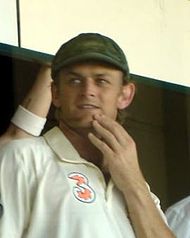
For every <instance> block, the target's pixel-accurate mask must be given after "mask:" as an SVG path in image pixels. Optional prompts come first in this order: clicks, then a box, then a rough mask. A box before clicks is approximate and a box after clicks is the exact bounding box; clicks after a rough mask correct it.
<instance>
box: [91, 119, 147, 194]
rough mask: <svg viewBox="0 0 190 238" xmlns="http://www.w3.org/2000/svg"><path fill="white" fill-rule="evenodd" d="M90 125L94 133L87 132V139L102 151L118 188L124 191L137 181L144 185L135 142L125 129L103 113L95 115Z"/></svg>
mask: <svg viewBox="0 0 190 238" xmlns="http://www.w3.org/2000/svg"><path fill="white" fill-rule="evenodd" d="M92 126H93V128H94V130H95V133H96V135H95V134H93V133H89V140H90V141H91V143H92V144H94V145H95V146H96V147H97V148H98V149H99V150H100V151H101V152H102V154H103V160H104V161H103V163H104V166H106V168H107V169H108V170H109V173H110V175H111V177H112V179H113V181H114V183H115V184H116V186H117V187H118V189H120V190H121V191H122V192H123V193H125V192H126V190H127V189H130V188H131V186H133V187H134V186H135V184H136V183H137V182H138V183H139V182H140V183H142V182H143V186H144V184H145V181H144V178H143V176H142V173H141V170H140V168H139V164H138V157H137V150H136V144H135V142H134V140H133V139H132V137H131V136H130V135H129V134H128V133H127V132H126V130H125V129H124V128H123V127H122V126H121V125H120V124H118V123H117V122H116V121H114V120H112V119H110V118H108V117H106V116H104V115H95V116H94V120H93V122H92Z"/></svg>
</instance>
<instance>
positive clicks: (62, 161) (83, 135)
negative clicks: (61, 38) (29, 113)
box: [0, 33, 174, 238]
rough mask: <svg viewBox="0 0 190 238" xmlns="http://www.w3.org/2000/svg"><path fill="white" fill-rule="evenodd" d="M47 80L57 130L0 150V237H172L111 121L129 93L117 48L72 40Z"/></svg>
mask: <svg viewBox="0 0 190 238" xmlns="http://www.w3.org/2000/svg"><path fill="white" fill-rule="evenodd" d="M52 78H53V81H54V82H53V84H52V100H53V104H54V105H55V106H56V108H57V114H56V116H57V118H58V122H59V127H54V128H53V129H51V130H50V131H48V132H47V133H46V134H45V135H44V136H43V137H39V138H35V139H23V140H18V141H14V142H12V143H9V144H8V145H7V146H6V147H3V148H2V149H1V151H0V158H1V167H0V173H1V181H0V183H1V184H0V189H1V190H0V192H1V204H2V209H1V210H2V212H1V214H2V215H1V219H0V237H3V238H12V237H14V238H17V237H27V238H31V237H32V238H41V237H46V238H50V237H56V238H61V237H66V238H76V237H80V238H89V237H96V238H102V237H109V238H116V237H117V238H124V237H131V238H132V237H137V238H145V237H146V238H147V237H151V238H153V237H154V238H157V237H160V238H163V237H165V238H171V237H174V235H173V234H172V232H171V231H170V229H169V228H168V226H167V224H166V221H165V219H164V215H163V213H162V211H161V209H160V205H159V200H158V198H157V197H156V196H155V195H153V194H152V193H150V191H149V187H148V185H147V184H146V181H145V180H144V177H143V175H142V173H141V170H140V168H139V164H138V156H137V151H136V146H135V142H134V141H133V139H132V138H131V137H130V135H129V134H128V133H127V132H126V131H125V130H124V128H123V127H122V126H121V125H120V124H118V122H116V119H117V116H118V111H121V110H124V109H125V108H127V107H128V106H129V105H130V103H131V102H132V100H133V97H134V94H135V85H134V84H133V83H132V82H130V80H129V69H128V64H127V60H126V58H125V55H124V53H123V51H122V50H121V48H120V47H119V46H118V45H117V44H116V42H114V41H113V40H112V39H110V38H108V37H106V36H103V35H100V34H96V33H84V34H80V35H78V36H76V37H75V38H73V39H71V40H70V41H68V42H66V43H65V44H63V45H62V46H61V47H60V49H59V50H58V52H57V53H56V55H55V58H54V60H53V63H52Z"/></svg>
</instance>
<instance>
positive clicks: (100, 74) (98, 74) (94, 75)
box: [66, 71, 110, 78]
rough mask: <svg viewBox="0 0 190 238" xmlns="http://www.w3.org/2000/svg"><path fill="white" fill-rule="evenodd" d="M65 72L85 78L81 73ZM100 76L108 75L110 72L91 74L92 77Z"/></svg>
mask: <svg viewBox="0 0 190 238" xmlns="http://www.w3.org/2000/svg"><path fill="white" fill-rule="evenodd" d="M66 74H67V75H73V76H77V77H81V78H85V76H84V75H82V74H80V73H77V72H75V71H67V72H66ZM102 76H106V77H110V74H108V73H95V74H93V75H92V77H102Z"/></svg>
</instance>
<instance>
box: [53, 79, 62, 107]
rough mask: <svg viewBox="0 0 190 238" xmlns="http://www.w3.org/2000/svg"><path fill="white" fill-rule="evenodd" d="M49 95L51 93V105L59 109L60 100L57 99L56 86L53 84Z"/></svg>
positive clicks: (57, 91)
mask: <svg viewBox="0 0 190 238" xmlns="http://www.w3.org/2000/svg"><path fill="white" fill-rule="evenodd" d="M51 93H52V103H53V105H54V106H55V107H57V108H59V107H60V106H61V103H60V99H59V90H58V87H57V85H56V84H55V83H54V82H53V83H52V84H51Z"/></svg>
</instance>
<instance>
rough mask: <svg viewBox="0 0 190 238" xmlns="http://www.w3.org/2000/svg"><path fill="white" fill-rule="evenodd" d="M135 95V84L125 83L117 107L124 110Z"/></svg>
mask: <svg viewBox="0 0 190 238" xmlns="http://www.w3.org/2000/svg"><path fill="white" fill-rule="evenodd" d="M134 95H135V84H134V83H127V84H126V85H123V88H122V91H121V95H120V96H119V98H118V103H117V108H118V109H120V110H122V109H125V108H127V107H128V106H129V105H130V104H131V102H132V101H133V98H134Z"/></svg>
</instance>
